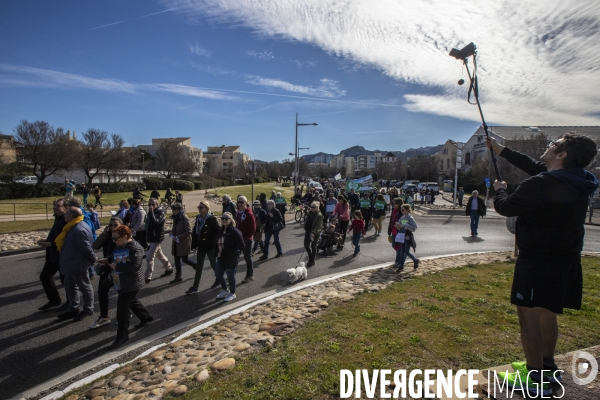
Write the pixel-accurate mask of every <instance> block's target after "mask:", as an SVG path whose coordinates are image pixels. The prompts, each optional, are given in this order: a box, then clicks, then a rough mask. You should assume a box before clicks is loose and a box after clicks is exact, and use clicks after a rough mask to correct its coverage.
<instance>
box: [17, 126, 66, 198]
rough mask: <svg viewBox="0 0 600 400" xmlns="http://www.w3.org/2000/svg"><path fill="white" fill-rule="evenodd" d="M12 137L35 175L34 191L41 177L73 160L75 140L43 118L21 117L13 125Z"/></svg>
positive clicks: (37, 190)
mask: <svg viewBox="0 0 600 400" xmlns="http://www.w3.org/2000/svg"><path fill="white" fill-rule="evenodd" d="M13 137H14V140H15V144H16V145H17V146H18V147H20V150H21V152H22V154H23V158H24V159H25V163H28V164H29V165H30V166H31V172H32V173H33V174H34V175H35V176H36V177H37V178H38V181H37V184H36V187H35V188H36V192H37V193H38V194H39V193H40V190H41V186H42V183H43V182H44V179H46V178H47V177H49V176H50V175H53V174H55V173H56V172H58V171H61V170H67V169H69V168H71V167H72V166H73V164H74V161H75V157H73V154H75V153H76V150H77V141H75V140H72V139H71V138H70V137H69V135H67V134H65V133H64V131H63V129H62V128H58V129H56V130H55V129H54V128H53V127H52V126H50V125H49V124H48V123H47V122H46V121H35V122H31V123H30V122H27V121H26V120H23V121H22V122H21V123H20V124H19V126H17V127H16V128H15V131H14V134H13Z"/></svg>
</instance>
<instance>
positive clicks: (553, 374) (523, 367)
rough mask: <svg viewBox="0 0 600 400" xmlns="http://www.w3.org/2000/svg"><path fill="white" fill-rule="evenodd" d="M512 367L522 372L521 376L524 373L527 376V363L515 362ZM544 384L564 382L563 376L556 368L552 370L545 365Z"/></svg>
mask: <svg viewBox="0 0 600 400" xmlns="http://www.w3.org/2000/svg"><path fill="white" fill-rule="evenodd" d="M510 365H511V367H513V369H514V370H515V371H520V372H521V376H523V371H525V375H527V363H526V362H525V361H514V362H512V363H511V364H510ZM546 369H548V370H546ZM544 382H550V383H558V382H562V375H561V374H560V371H559V370H558V368H557V367H556V366H554V368H552V367H548V366H546V365H544Z"/></svg>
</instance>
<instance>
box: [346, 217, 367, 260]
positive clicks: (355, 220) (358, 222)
mask: <svg viewBox="0 0 600 400" xmlns="http://www.w3.org/2000/svg"><path fill="white" fill-rule="evenodd" d="M348 232H352V245H354V254H353V255H352V257H356V256H357V255H358V253H359V252H360V244H359V243H360V238H361V237H362V238H363V239H364V238H365V233H366V231H365V221H364V220H363V216H362V213H361V212H360V210H356V211H354V213H353V214H352V224H351V225H350V229H349V230H348Z"/></svg>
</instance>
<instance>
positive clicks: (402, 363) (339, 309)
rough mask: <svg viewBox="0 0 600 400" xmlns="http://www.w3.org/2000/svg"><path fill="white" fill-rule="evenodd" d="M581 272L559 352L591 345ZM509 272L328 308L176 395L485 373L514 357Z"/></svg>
mask: <svg viewBox="0 0 600 400" xmlns="http://www.w3.org/2000/svg"><path fill="white" fill-rule="evenodd" d="M583 266H584V274H585V278H584V282H585V287H584V299H583V300H584V301H583V308H582V310H579V311H572V310H567V311H566V312H565V314H564V315H562V316H560V317H559V325H560V330H561V336H560V338H559V342H558V348H557V352H558V353H565V352H568V351H572V350H575V349H580V348H585V347H589V346H592V345H596V344H598V342H599V341H600V313H599V312H598V311H600V261H599V260H598V259H597V258H585V259H584V261H583ZM513 268H514V265H513V264H507V263H502V264H492V265H479V266H466V267H462V268H455V269H451V270H447V271H444V272H440V273H436V274H428V275H425V276H421V277H416V278H414V279H410V280H407V281H403V282H399V283H395V284H393V285H391V286H390V287H388V288H387V289H385V290H383V291H381V292H379V293H375V294H370V293H364V294H362V295H360V296H358V297H357V298H356V299H355V300H353V301H351V302H348V303H337V302H334V303H333V304H332V305H331V306H330V307H329V310H328V311H327V312H326V313H325V314H324V315H322V316H321V317H320V318H318V319H315V320H313V321H310V322H307V323H306V324H305V325H304V326H303V327H302V328H301V329H300V330H298V331H296V332H294V333H292V334H291V335H289V336H287V337H285V338H284V339H283V340H282V341H280V342H278V343H277V344H276V345H275V346H274V347H273V348H269V347H267V348H264V349H263V350H262V351H260V352H257V353H254V354H252V355H250V356H248V357H245V358H243V359H242V360H240V361H239V362H238V363H237V364H236V366H235V368H234V369H232V370H229V371H226V372H223V373H211V374H212V375H211V378H210V379H209V380H208V381H206V382H205V383H203V384H200V383H198V382H195V381H194V382H189V385H188V386H189V388H190V389H193V390H190V391H189V392H188V393H187V394H186V395H185V397H186V398H188V399H215V398H232V399H234V398H235V399H259V398H260V399H333V398H339V393H340V391H339V374H340V372H339V371H340V369H350V370H356V369H369V370H372V369H383V368H386V369H392V370H397V369H407V370H411V369H416V368H420V369H425V368H433V369H453V370H457V369H461V368H479V369H484V368H486V367H490V366H496V365H502V364H506V363H509V362H511V361H515V360H520V359H523V352H522V350H521V345H520V340H519V326H518V321H517V314H516V310H515V307H514V306H512V305H511V304H510V303H509V298H508V295H509V293H510V286H511V281H512V272H513ZM377 393H378V391H377Z"/></svg>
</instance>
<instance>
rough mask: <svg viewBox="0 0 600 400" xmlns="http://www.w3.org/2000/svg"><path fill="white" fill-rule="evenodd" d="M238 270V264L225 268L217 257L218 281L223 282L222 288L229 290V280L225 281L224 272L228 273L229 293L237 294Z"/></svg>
mask: <svg viewBox="0 0 600 400" xmlns="http://www.w3.org/2000/svg"><path fill="white" fill-rule="evenodd" d="M236 272H237V266H236V267H235V268H223V267H221V263H220V262H219V260H218V259H217V269H216V276H217V282H219V283H220V284H221V289H223V290H227V282H225V278H223V275H224V274H227V279H228V280H229V293H231V294H235V274H236Z"/></svg>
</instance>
